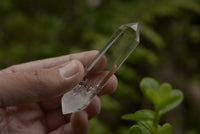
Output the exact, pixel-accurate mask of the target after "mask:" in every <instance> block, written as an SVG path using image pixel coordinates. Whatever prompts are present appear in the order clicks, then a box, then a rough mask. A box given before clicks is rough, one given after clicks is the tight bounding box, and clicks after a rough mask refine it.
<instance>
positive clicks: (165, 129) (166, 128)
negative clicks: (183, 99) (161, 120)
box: [158, 123, 172, 134]
mask: <svg viewBox="0 0 200 134" xmlns="http://www.w3.org/2000/svg"><path fill="white" fill-rule="evenodd" d="M158 134H172V126H171V125H170V124H169V123H166V124H164V125H163V126H162V127H161V128H160V131H159V132H158Z"/></svg>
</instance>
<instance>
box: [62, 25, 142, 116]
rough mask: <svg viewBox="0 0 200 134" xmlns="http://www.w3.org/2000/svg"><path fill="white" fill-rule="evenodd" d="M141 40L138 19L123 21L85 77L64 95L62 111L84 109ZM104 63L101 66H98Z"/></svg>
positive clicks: (91, 64) (66, 112) (94, 60)
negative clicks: (99, 67) (134, 21)
mask: <svg viewBox="0 0 200 134" xmlns="http://www.w3.org/2000/svg"><path fill="white" fill-rule="evenodd" d="M138 44H139V27H138V23H129V24H124V25H121V26H120V27H119V29H118V30H117V31H116V32H115V33H114V34H113V36H112V37H111V38H110V39H109V40H108V42H107V43H106V45H105V46H104V48H103V49H102V50H101V51H100V52H99V53H98V54H97V55H96V57H95V58H94V59H93V60H92V61H91V62H90V63H89V65H88V66H87V67H86V68H85V76H84V78H83V80H82V81H81V82H80V83H79V84H78V85H77V86H76V87H75V88H74V89H72V90H71V91H69V92H67V93H65V94H64V96H63V97H62V112H63V114H69V113H73V112H76V111H79V110H82V109H84V108H85V107H87V106H88V104H89V103H90V102H91V101H92V99H93V98H94V97H95V96H96V95H97V94H98V93H99V92H100V90H101V89H102V88H103V86H104V84H105V83H106V82H107V81H108V79H109V78H110V77H111V76H112V75H113V74H114V73H115V72H116V71H117V70H118V69H119V67H120V66H121V65H122V64H123V63H124V61H125V60H126V59H127V57H128V56H129V55H130V54H131V53H132V52H133V50H134V49H135V48H136V47H137V45H138ZM99 65H101V66H103V68H102V69H100V70H98V69H97V68H98V66H99Z"/></svg>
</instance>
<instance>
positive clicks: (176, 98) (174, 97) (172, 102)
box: [158, 90, 183, 115]
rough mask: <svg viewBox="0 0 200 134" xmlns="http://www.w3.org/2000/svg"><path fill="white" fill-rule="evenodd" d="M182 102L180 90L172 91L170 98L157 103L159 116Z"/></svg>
mask: <svg viewBox="0 0 200 134" xmlns="http://www.w3.org/2000/svg"><path fill="white" fill-rule="evenodd" d="M182 101H183V93H182V92H181V91H180V90H172V92H171V94H170V96H169V97H168V98H166V99H164V100H162V102H160V103H159V106H158V109H159V114H161V115H162V114H165V113H167V112H168V111H170V110H172V109H174V108H175V107H177V106H178V105H179V104H181V102H182Z"/></svg>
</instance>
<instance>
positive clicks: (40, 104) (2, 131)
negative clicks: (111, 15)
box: [0, 51, 117, 134]
mask: <svg viewBox="0 0 200 134" xmlns="http://www.w3.org/2000/svg"><path fill="white" fill-rule="evenodd" d="M96 54H97V51H88V52H83V53H76V54H71V55H66V56H61V57H56V58H50V59H45V60H39V61H33V62H29V63H24V64H19V65H14V66H11V67H8V68H6V69H4V70H1V71H0V134H47V133H48V134H87V133H88V132H89V122H88V120H89V119H91V118H93V117H94V116H96V115H97V114H98V113H99V112H100V108H101V101H100V99H99V97H98V96H99V95H104V94H109V93H112V92H114V90H115V89H116V87H117V79H116V77H115V76H114V75H113V76H112V77H111V78H110V79H109V80H108V81H107V83H106V84H105V86H104V87H103V89H102V90H101V92H100V93H99V95H98V96H96V97H95V98H94V99H93V101H92V102H91V103H90V104H89V106H88V107H87V108H86V109H84V110H82V111H78V112H75V113H72V114H68V115H63V114H62V112H61V104H60V103H61V97H62V95H63V94H64V93H66V92H68V91H70V90H71V89H72V88H73V87H74V86H75V85H76V84H78V83H79V82H80V81H81V80H82V78H83V76H84V67H85V66H86V65H87V64H88V63H89V62H90V61H91V60H92V59H93V57H94V56H95V55H96ZM101 60H102V62H101V63H100V64H97V65H96V66H95V69H94V70H93V71H94V72H95V71H98V70H101V69H102V68H103V67H104V66H105V63H106V60H105V58H102V59H101ZM70 63H73V65H76V67H74V68H72V70H70V73H73V75H72V76H70V77H67V78H65V77H63V76H62V75H61V73H60V71H59V70H60V68H64V67H65V69H68V67H69V65H71V64H70ZM70 73H69V72H68V75H69V74H70ZM70 75H71V74H70Z"/></svg>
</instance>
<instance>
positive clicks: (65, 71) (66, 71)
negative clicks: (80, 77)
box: [59, 61, 79, 78]
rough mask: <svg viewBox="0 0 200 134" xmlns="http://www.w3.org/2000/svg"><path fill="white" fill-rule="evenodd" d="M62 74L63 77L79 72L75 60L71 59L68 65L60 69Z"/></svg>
mask: <svg viewBox="0 0 200 134" xmlns="http://www.w3.org/2000/svg"><path fill="white" fill-rule="evenodd" d="M59 72H60V75H61V76H62V77H63V78H69V77H72V76H73V75H75V74H76V73H78V72H79V69H78V67H77V64H76V62H75V61H70V62H69V63H68V64H67V65H65V66H64V67H62V68H60V69H59Z"/></svg>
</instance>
